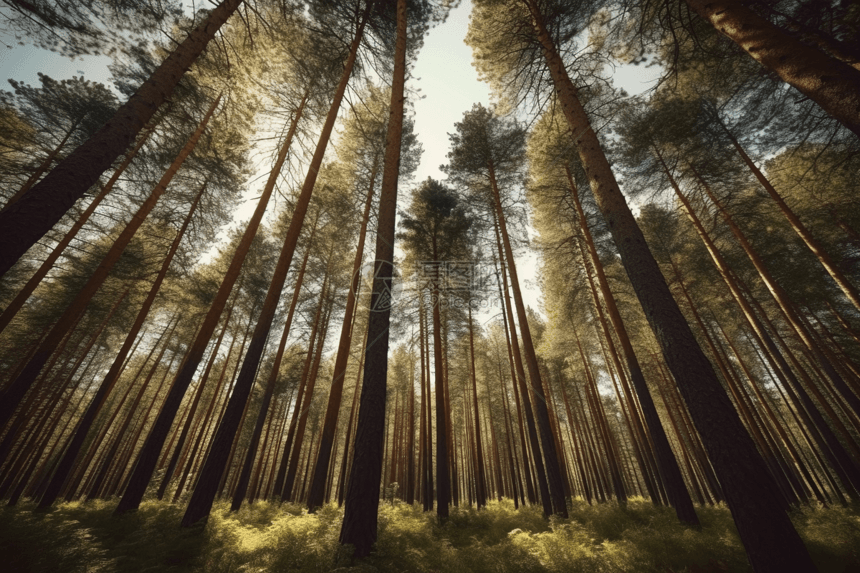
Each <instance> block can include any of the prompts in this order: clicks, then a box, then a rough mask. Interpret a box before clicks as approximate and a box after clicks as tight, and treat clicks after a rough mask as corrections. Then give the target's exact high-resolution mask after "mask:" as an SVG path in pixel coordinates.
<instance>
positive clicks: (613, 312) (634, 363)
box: [565, 167, 699, 526]
mask: <svg viewBox="0 0 860 573" xmlns="http://www.w3.org/2000/svg"><path fill="white" fill-rule="evenodd" d="M565 171H566V174H567V178H568V183H569V184H570V196H571V199H572V200H573V205H574V207H575V208H576V212H577V217H578V219H579V227H580V229H581V230H582V236H583V238H584V239H585V245H586V247H587V251H588V254H589V256H590V260H591V266H592V267H593V268H594V271H595V274H596V275H597V283H598V285H599V286H600V292H601V294H602V295H603V302H604V304H605V305H606V311H607V313H608V314H609V319H610V321H611V322H612V326H613V328H614V329H615V334H616V336H618V341H619V342H620V343H621V350H622V351H623V353H624V358H625V359H626V361H627V369H628V371H629V373H630V378H631V380H632V381H633V388H634V389H635V391H636V396H637V397H638V398H639V405H640V406H641V407H642V413H643V414H644V417H645V424H646V426H647V428H648V432H649V434H650V437H651V443H653V445H654V453H655V456H656V459H657V466H658V468H659V475H658V479H662V481H663V485H664V486H665V487H666V493H667V495H668V496H669V503H670V504H671V505H672V507H674V508H675V513H676V514H677V516H678V520H679V521H680V522H681V523H685V524H688V525H693V526H698V525H699V518H698V517H697V516H696V510H695V509H694V508H693V502H692V500H691V499H690V493H689V492H688V491H687V488H686V486H685V485H684V478H683V476H682V475H681V469H680V468H679V467H678V461H677V460H676V459H675V456H674V454H673V453H672V449H671V447H670V446H669V440H668V438H667V437H666V432H665V430H664V429H663V425H662V424H661V422H660V416H659V415H658V414H657V408H656V407H655V406H654V400H653V399H652V397H651V392H650V391H649V390H648V384H647V383H646V382H645V376H644V375H643V374H642V367H641V366H640V365H639V360H638V358H636V353H635V351H634V350H633V344H632V343H631V342H630V337H629V336H628V334H627V328H626V327H625V326H624V321H623V320H622V318H621V313H620V312H619V310H618V306H617V304H616V303H615V297H614V296H613V294H612V290H611V289H610V288H609V281H607V279H606V273H605V272H604V270H603V264H602V263H601V261H600V257H599V256H598V255H597V249H596V247H595V246H594V239H593V238H592V235H591V231H590V229H589V228H588V221H587V219H586V218H585V211H584V210H583V208H582V203H581V202H580V200H579V193H578V192H577V189H576V185H575V184H574V182H573V177H572V176H571V173H570V170H569V169H568V168H567V167H565ZM595 304H598V302H597V300H595ZM606 335H607V337H608V332H607V333H606ZM616 369H617V370H619V372H620V371H621V368H620V365H617V366H616ZM631 398H632V397H630V396H628V400H630V399H631ZM631 402H632V401H631ZM635 421H637V422H638V417H636V418H635ZM637 430H638V431H639V432H641V431H642V430H641V429H639V428H637ZM643 474H644V469H643Z"/></svg>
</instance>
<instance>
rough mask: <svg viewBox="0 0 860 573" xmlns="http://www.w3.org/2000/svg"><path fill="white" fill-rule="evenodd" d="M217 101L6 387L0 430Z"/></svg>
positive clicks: (176, 168)
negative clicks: (21, 368)
mask: <svg viewBox="0 0 860 573" xmlns="http://www.w3.org/2000/svg"><path fill="white" fill-rule="evenodd" d="M220 101H221V96H220V95H219V96H218V97H217V98H215V101H214V102H212V105H211V106H210V107H209V110H208V111H207V112H206V114H205V115H204V116H203V119H202V120H201V121H200V123H199V124H198V126H197V129H196V130H195V131H194V133H193V134H191V137H190V138H189V139H188V141H187V142H186V143H185V146H184V147H183V148H182V150H181V151H180V152H179V155H177V157H176V159H174V160H173V163H171V165H170V167H169V168H168V169H167V171H166V172H165V173H164V175H162V177H161V180H160V181H159V182H158V184H157V185H156V186H155V188H153V190H152V192H151V193H150V194H149V197H147V199H146V200H145V201H144V202H143V204H141V206H140V207H139V208H138V210H137V212H136V213H135V214H134V215H133V216H132V218H131V221H129V223H128V224H127V225H126V226H125V229H123V230H122V232H121V233H120V234H119V236H118V237H117V238H116V240H115V241H114V243H113V245H111V248H110V250H108V252H107V254H106V255H105V256H104V258H103V259H102V261H101V262H100V263H99V266H98V268H97V269H96V270H95V272H94V273H93V274H92V276H91V277H90V278H89V280H88V281H87V283H86V284H85V285H84V287H83V288H82V289H81V291H80V292H79V293H78V294H77V296H76V297H75V299H74V300H73V301H72V302H71V303H70V304H69V306H68V307H67V308H66V310H65V311H64V312H63V315H62V316H61V317H60V318H59V319H58V320H57V322H55V323H54V326H53V328H51V331H50V332H49V333H48V335H47V336H45V338H44V339H43V340H42V343H41V345H40V346H39V349H38V350H36V352H35V353H34V354H33V356H32V358H30V361H29V362H28V363H27V366H26V367H25V368H24V369H23V370H22V371H21V373H20V374H19V375H18V377H17V378H16V379H15V380H14V381H13V382H12V383H11V384H9V386H7V387H6V391H5V392H4V393H3V396H2V398H0V427H3V426H5V425H6V423H7V422H8V421H9V418H11V417H12V414H13V413H14V411H15V408H16V407H17V406H18V404H19V403H20V402H21V399H22V398H23V397H24V394H26V392H27V390H28V389H29V388H30V387H31V386H32V384H33V382H34V381H35V379H36V377H37V376H38V375H39V372H40V371H41V370H42V367H43V366H44V365H45V362H47V361H48V359H49V358H50V356H51V354H52V353H53V351H54V349H55V348H56V346H57V345H58V344H59V343H60V340H61V339H62V338H63V336H65V334H66V332H68V331H69V329H70V328H71V327H72V325H73V324H74V323H75V321H76V320H77V318H78V316H80V315H81V313H83V312H84V310H85V309H86V307H87V305H88V304H89V302H90V300H92V298H93V296H95V294H96V292H97V291H98V289H99V288H100V287H101V286H102V284H103V283H104V281H105V280H107V277H108V275H109V274H110V271H111V269H112V268H113V266H114V265H115V264H116V262H117V261H118V260H119V258H120V256H122V253H123V251H125V248H126V247H127V246H128V244H129V243H130V242H131V239H132V237H134V235H135V233H137V230H138V229H139V228H140V226H141V225H142V224H143V221H144V220H145V219H146V217H147V215H149V213H150V212H151V211H152V209H153V208H154V207H155V204H156V203H157V202H158V200H159V199H160V198H161V196H162V195H163V194H164V192H165V190H166V189H167V186H168V185H169V184H170V182H171V181H172V180H173V177H174V176H175V175H176V172H177V171H179V168H180V167H181V166H182V164H183V163H184V162H185V159H186V158H187V157H188V156H189V155H190V154H191V152H192V151H194V148H195V146H196V145H197V142H198V140H199V139H200V136H201V135H203V131H204V130H205V129H206V125H207V124H208V123H209V120H210V119H211V118H212V114H213V113H215V108H216V107H218V103H219V102H220ZM28 196H29V195H28ZM23 201H24V200H23V199H22V201H21V202H23ZM19 203H20V202H19ZM0 218H2V215H0ZM0 229H2V225H0ZM2 233H3V231H0V235H2Z"/></svg>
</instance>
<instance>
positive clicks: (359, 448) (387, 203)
mask: <svg viewBox="0 0 860 573" xmlns="http://www.w3.org/2000/svg"><path fill="white" fill-rule="evenodd" d="M394 49H395V51H394V70H393V77H392V82H391V104H390V106H389V116H388V117H389V119H388V133H387V136H386V145H385V160H384V163H383V172H382V188H381V190H380V199H379V218H378V221H379V223H378V226H377V236H376V262H375V263H374V273H373V292H372V294H371V296H370V319H369V322H368V327H367V328H368V335H367V336H368V340H369V342H368V346H367V349H366V352H365V354H366V358H365V361H364V384H363V385H362V387H361V402H360V404H361V406H360V408H359V411H358V426H357V428H356V434H355V454H354V458H353V464H352V470H351V474H350V478H349V489H348V490H347V494H346V506H345V512H344V516H343V526H342V528H341V532H340V542H341V543H342V544H344V545H346V544H352V545H353V546H355V557H364V556H366V555H368V554H369V553H370V550H371V548H372V546H373V544H374V543H375V542H376V535H377V517H378V511H379V482H380V478H381V472H382V441H381V439H382V432H383V431H384V419H385V394H386V378H387V375H388V335H389V332H388V329H389V324H390V315H391V285H392V278H393V274H394V273H393V270H394V269H393V264H394V230H395V228H394V223H395V216H396V214H397V179H398V175H399V169H400V147H401V137H402V134H403V108H404V100H405V97H404V94H403V89H404V84H405V82H406V0H397V37H396V41H395V48H394Z"/></svg>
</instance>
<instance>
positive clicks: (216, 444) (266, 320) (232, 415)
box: [182, 4, 370, 527]
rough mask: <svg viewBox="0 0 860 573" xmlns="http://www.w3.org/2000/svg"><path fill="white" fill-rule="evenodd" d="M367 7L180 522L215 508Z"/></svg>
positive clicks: (189, 521) (186, 524)
mask: <svg viewBox="0 0 860 573" xmlns="http://www.w3.org/2000/svg"><path fill="white" fill-rule="evenodd" d="M367 6H368V7H367V9H366V10H365V13H364V14H363V15H362V17H361V20H360V21H359V22H358V25H357V28H356V31H355V37H354V38H353V41H352V45H351V46H350V51H349V56H348V58H347V60H346V62H345V63H344V69H343V73H342V75H341V78H340V83H339V84H338V86H337V89H336V91H335V94H334V98H333V99H332V103H331V106H330V107H329V111H328V114H327V116H326V120H325V123H324V124H323V128H322V131H321V132H320V137H319V140H318V141H317V146H316V149H315V150H314V155H313V158H312V159H311V163H310V165H309V166H308V170H307V175H306V177H305V181H304V184H303V185H302V190H301V192H300V194H299V197H298V198H297V199H296V204H295V207H294V208H293V216H292V219H291V221H290V227H289V229H287V234H286V237H284V244H283V246H282V247H281V252H280V255H279V256H278V262H277V263H276V265H275V272H274V275H273V276H272V281H271V283H270V284H269V289H268V291H267V292H266V299H265V301H264V302H263V308H262V310H261V312H260V318H259V319H258V321H257V326H256V327H255V328H254V334H253V336H252V337H251V343H250V344H249V346H248V352H247V353H246V354H245V359H244V361H243V362H242V370H241V371H240V372H239V378H238V380H237V381H236V387H235V388H234V390H233V393H232V394H231V396H230V402H229V403H228V405H227V410H226V411H225V412H224V417H223V418H222V420H221V423H220V424H219V426H218V431H217V432H216V434H215V437H214V438H213V440H212V445H211V446H210V449H209V454H208V455H207V456H206V463H205V465H204V467H203V470H202V473H201V478H200V480H198V482H197V486H196V487H195V488H194V493H193V495H192V496H191V500H190V501H189V503H188V509H187V511H186V512H185V515H184V516H183V518H182V527H190V526H191V525H193V524H195V523H197V522H198V521H200V520H201V519H203V518H204V517H207V516H208V515H209V511H210V509H211V508H212V503H213V502H214V501H215V495H216V493H217V489H218V487H217V486H218V477H216V476H220V475H221V472H223V471H224V468H225V466H226V464H227V454H228V449H229V446H228V445H227V444H229V443H231V441H232V440H233V437H234V436H235V434H236V432H237V431H238V429H239V419H240V417H241V412H242V411H243V410H244V409H245V403H246V402H247V400H248V396H249V395H250V393H251V387H252V385H253V383H254V377H255V375H256V372H257V367H258V366H259V364H260V358H261V356H262V354H263V350H264V348H265V342H266V339H267V338H268V335H269V330H270V329H271V327H272V321H273V320H274V318H275V313H276V312H277V309H278V302H279V301H280V298H281V291H282V290H283V288H284V282H285V281H286V279H287V272H288V271H289V267H290V263H291V262H292V260H293V254H294V253H295V250H296V244H298V241H299V235H301V232H302V225H303V224H304V220H305V216H306V215H307V211H308V206H309V205H310V201H311V196H312V194H313V190H314V186H315V185H316V180H317V175H318V173H319V170H320V168H321V166H322V160H323V156H324V155H325V151H326V148H327V147H328V141H329V138H330V137H331V132H332V130H333V129H334V123H335V120H336V119H337V114H338V112H339V110H340V104H341V100H342V99H343V95H344V93H345V92H346V86H347V84H348V83H349V78H350V76H351V75H352V69H353V66H354V65H355V60H356V57H357V56H358V49H359V47H360V45H361V39H362V36H363V33H364V26H365V23H366V22H367V18H368V15H369V7H370V4H368V5H367ZM276 179H277V173H276V172H274V171H273V172H272V177H271V185H274V184H275V180H276ZM267 185H268V183H267Z"/></svg>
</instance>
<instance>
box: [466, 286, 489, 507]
mask: <svg viewBox="0 0 860 573" xmlns="http://www.w3.org/2000/svg"><path fill="white" fill-rule="evenodd" d="M470 302H471V301H470ZM469 360H470V367H469V374H470V375H471V378H472V401H473V402H474V403H475V445H476V447H477V454H478V459H477V463H478V472H477V475H476V476H475V479H476V481H477V492H476V493H477V496H476V497H477V501H478V509H480V508H481V507H484V506H486V505H487V492H486V491H485V484H486V483H487V480H486V476H484V446H483V444H482V443H481V422H480V415H479V412H478V378H477V375H476V372H475V332H474V325H473V323H472V305H471V304H469Z"/></svg>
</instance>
